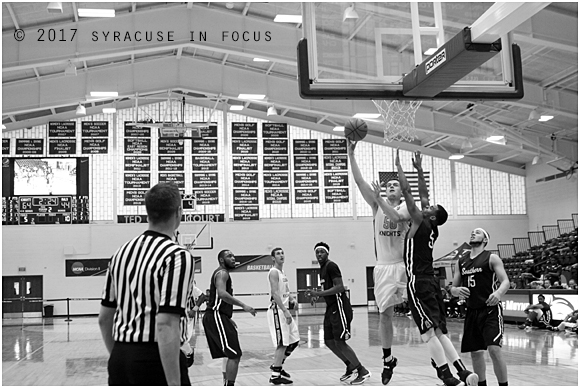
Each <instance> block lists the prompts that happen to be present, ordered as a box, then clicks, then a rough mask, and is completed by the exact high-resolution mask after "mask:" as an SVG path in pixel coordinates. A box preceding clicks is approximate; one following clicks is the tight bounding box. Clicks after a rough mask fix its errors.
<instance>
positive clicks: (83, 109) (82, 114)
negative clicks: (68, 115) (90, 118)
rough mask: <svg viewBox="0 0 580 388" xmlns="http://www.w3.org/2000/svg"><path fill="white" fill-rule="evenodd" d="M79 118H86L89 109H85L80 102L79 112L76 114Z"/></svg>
mask: <svg viewBox="0 0 580 388" xmlns="http://www.w3.org/2000/svg"><path fill="white" fill-rule="evenodd" d="M75 113H76V114H77V115H78V116H84V115H86V114H87V108H85V107H84V106H83V105H81V103H80V102H79V106H77V110H76V112H75Z"/></svg>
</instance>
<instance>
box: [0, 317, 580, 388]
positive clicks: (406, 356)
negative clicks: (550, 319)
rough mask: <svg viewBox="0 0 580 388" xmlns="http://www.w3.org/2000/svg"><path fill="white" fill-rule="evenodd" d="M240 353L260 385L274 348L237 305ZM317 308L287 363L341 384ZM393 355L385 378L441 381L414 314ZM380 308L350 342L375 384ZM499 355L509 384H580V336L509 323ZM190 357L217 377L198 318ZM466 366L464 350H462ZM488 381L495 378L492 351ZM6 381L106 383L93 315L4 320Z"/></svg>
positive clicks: (311, 378) (197, 380) (302, 321)
mask: <svg viewBox="0 0 580 388" xmlns="http://www.w3.org/2000/svg"><path fill="white" fill-rule="evenodd" d="M234 320H235V322H236V323H237V325H238V330H239V332H240V342H241V345H242V350H243V352H244V355H243V356H242V361H241V363H240V369H239V373H238V378H237V381H236V385H245V386H250V385H251V386H265V385H268V378H269V375H270V370H269V366H270V364H271V363H272V360H273V354H274V348H273V346H272V343H271V339H270V334H269V331H268V327H267V324H266V314H265V312H264V311H259V312H258V315H257V316H256V317H252V316H251V315H250V314H248V313H243V312H240V313H235V314H234ZM322 320H323V316H322V315H305V314H300V315H298V317H297V321H298V326H299V329H300V336H301V342H300V347H299V348H298V349H296V350H295V352H294V354H293V355H292V356H291V357H290V358H289V359H288V360H287V361H286V363H285V364H284V368H285V370H286V371H288V372H289V373H290V374H291V375H292V379H293V380H294V385H295V386H333V385H334V386H339V385H343V384H341V383H340V381H339V380H338V378H339V377H340V376H341V375H342V374H343V373H344V369H345V368H344V364H343V363H342V362H341V361H340V360H339V359H338V358H336V357H335V356H334V355H333V354H332V353H331V352H330V351H329V350H328V349H327V348H326V347H325V346H324V341H323V329H322ZM394 325H395V330H394V332H395V338H394V344H393V355H395V356H396V357H397V358H398V359H399V366H398V367H397V368H396V369H395V375H394V376H393V380H392V381H391V384H390V386H425V385H427V386H429V385H441V383H440V381H439V380H438V379H437V378H436V376H435V371H434V370H433V369H432V367H431V365H430V362H429V354H428V352H427V348H426V346H425V345H424V344H423V343H422V342H421V339H420V337H419V332H418V330H417V329H416V327H415V325H414V323H413V322H412V321H411V319H409V318H407V317H395V318H394ZM377 328H378V314H377V313H375V312H368V310H367V308H362V307H359V308H355V311H354V320H353V325H352V334H353V337H352V339H350V340H349V344H350V345H351V346H352V347H353V349H354V350H355V351H356V353H357V355H358V357H359V359H360V360H361V362H362V363H363V364H364V365H365V366H366V367H367V369H369V370H370V371H371V372H372V374H373V375H372V377H371V378H370V380H368V381H367V382H366V383H365V385H374V386H380V385H382V384H381V381H380V374H381V366H382V363H381V354H382V352H381V346H380V340H379V335H378V330H377ZM462 328H463V322H462V321H459V320H455V319H450V321H449V332H450V338H451V340H452V341H453V343H454V344H455V345H456V348H457V349H459V344H460V341H461V331H462ZM505 329H506V330H505V337H504V347H503V352H504V357H505V359H506V362H507V364H508V374H509V384H510V385H519V386H522V385H526V386H538V385H546V386H547V385H549V386H578V337H577V336H576V335H570V334H566V333H553V332H548V331H538V330H534V331H530V332H527V331H524V330H519V329H518V328H517V327H516V325H513V324H506V327H505ZM196 334H197V339H194V341H195V345H196V346H195V363H194V365H193V366H192V367H191V368H190V369H189V376H190V378H191V382H192V385H206V386H219V385H222V377H221V376H222V375H221V360H212V359H211V357H210V354H209V351H208V348H207V342H206V340H205V336H204V333H203V328H202V327H201V324H199V325H197V326H196ZM461 356H462V358H463V360H464V362H465V364H466V365H467V366H468V367H471V358H470V356H469V355H468V354H462V355H461ZM486 359H487V382H488V385H497V380H496V378H495V375H494V374H493V367H492V364H491V360H490V359H489V356H486ZM2 384H3V385H20V386H22V385H83V386H87V385H107V354H106V350H105V347H104V345H103V342H102V340H101V336H100V332H99V328H98V325H97V318H96V317H82V318H78V317H73V320H72V322H65V321H64V318H48V319H44V320H43V319H41V318H39V319H27V320H25V321H22V320H4V321H3V327H2Z"/></svg>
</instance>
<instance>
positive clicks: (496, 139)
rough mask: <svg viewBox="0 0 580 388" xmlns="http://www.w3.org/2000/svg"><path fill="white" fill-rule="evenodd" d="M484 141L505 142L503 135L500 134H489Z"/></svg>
mask: <svg viewBox="0 0 580 388" xmlns="http://www.w3.org/2000/svg"><path fill="white" fill-rule="evenodd" d="M485 141H487V142H490V143H493V144H499V145H505V144H506V140H505V136H502V135H494V136H489V137H488V138H487V139H485Z"/></svg>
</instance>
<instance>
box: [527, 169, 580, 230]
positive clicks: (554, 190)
mask: <svg viewBox="0 0 580 388" xmlns="http://www.w3.org/2000/svg"><path fill="white" fill-rule="evenodd" d="M526 167H527V168H526V171H527V176H526V194H527V203H528V217H529V220H530V224H529V230H530V231H535V230H538V231H541V230H542V226H543V225H556V221H557V220H559V219H566V220H569V219H571V218H572V213H578V173H576V174H574V175H573V176H572V177H571V179H566V178H559V179H555V180H552V181H549V182H540V183H536V180H538V179H540V178H544V177H546V176H550V175H555V174H559V173H560V171H558V170H557V169H556V168H554V167H552V166H550V165H547V164H539V165H535V166H532V165H531V164H530V165H527V166H526Z"/></svg>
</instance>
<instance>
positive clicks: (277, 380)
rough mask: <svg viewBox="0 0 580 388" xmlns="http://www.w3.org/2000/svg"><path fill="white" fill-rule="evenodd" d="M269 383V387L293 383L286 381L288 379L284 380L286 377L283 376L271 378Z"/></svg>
mask: <svg viewBox="0 0 580 388" xmlns="http://www.w3.org/2000/svg"><path fill="white" fill-rule="evenodd" d="M269 383H270V384H271V385H289V384H292V383H293V381H292V380H290V379H288V378H286V377H284V376H282V375H280V376H277V377H274V376H271V377H270V381H269Z"/></svg>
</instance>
